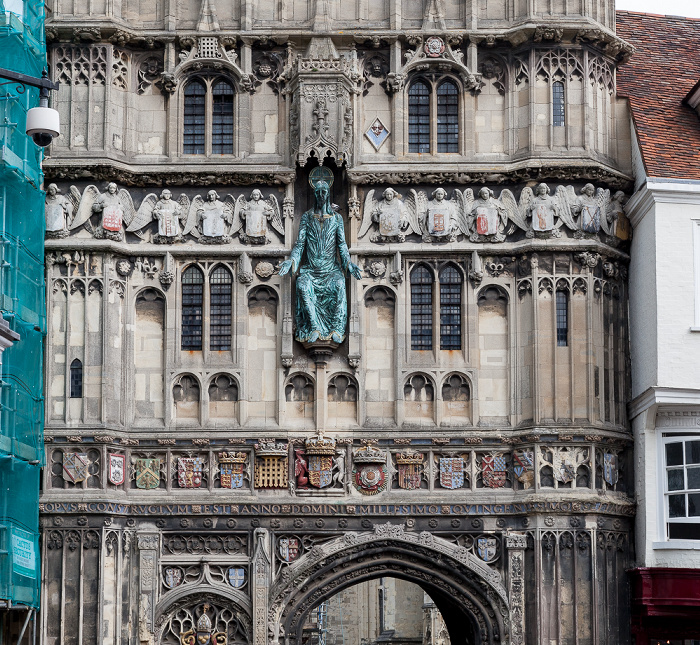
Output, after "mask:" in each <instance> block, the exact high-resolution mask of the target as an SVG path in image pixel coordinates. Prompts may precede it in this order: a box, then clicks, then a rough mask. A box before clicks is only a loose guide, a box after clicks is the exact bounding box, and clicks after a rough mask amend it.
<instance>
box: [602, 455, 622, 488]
mask: <svg viewBox="0 0 700 645" xmlns="http://www.w3.org/2000/svg"><path fill="white" fill-rule="evenodd" d="M618 477H619V475H618V469H617V455H616V454H614V453H612V452H606V453H604V454H603V478H604V479H605V482H606V483H607V484H608V486H614V485H615V484H617V480H618Z"/></svg>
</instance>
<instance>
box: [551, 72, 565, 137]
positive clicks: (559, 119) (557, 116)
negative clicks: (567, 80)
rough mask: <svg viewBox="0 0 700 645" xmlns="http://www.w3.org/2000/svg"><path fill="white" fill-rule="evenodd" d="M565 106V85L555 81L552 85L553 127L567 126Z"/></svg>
mask: <svg viewBox="0 0 700 645" xmlns="http://www.w3.org/2000/svg"><path fill="white" fill-rule="evenodd" d="M565 105H566V103H565V100H564V83H562V82H561V81H555V82H554V83H552V125H554V127H559V126H563V125H565V121H566V108H565Z"/></svg>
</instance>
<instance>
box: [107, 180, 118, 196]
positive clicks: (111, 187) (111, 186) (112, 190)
mask: <svg viewBox="0 0 700 645" xmlns="http://www.w3.org/2000/svg"><path fill="white" fill-rule="evenodd" d="M107 192H108V193H109V194H110V195H114V194H115V193H116V192H117V184H115V183H114V182H113V181H111V182H109V184H107Z"/></svg>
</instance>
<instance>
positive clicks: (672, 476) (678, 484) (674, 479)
mask: <svg viewBox="0 0 700 645" xmlns="http://www.w3.org/2000/svg"><path fill="white" fill-rule="evenodd" d="M684 488H685V482H684V481H683V469H682V468H674V469H673V470H669V471H668V490H683V489H684Z"/></svg>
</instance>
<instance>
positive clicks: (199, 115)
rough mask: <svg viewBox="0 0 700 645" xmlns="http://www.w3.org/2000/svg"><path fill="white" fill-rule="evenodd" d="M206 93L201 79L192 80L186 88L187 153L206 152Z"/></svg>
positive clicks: (184, 125)
mask: <svg viewBox="0 0 700 645" xmlns="http://www.w3.org/2000/svg"><path fill="white" fill-rule="evenodd" d="M206 93H207V92H206V88H205V87H204V83H202V82H201V81H192V82H190V83H188V84H187V87H186V88H185V114H184V120H183V152H184V153H185V154H186V155H203V154H204V128H205V117H204V112H205V105H206Z"/></svg>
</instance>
